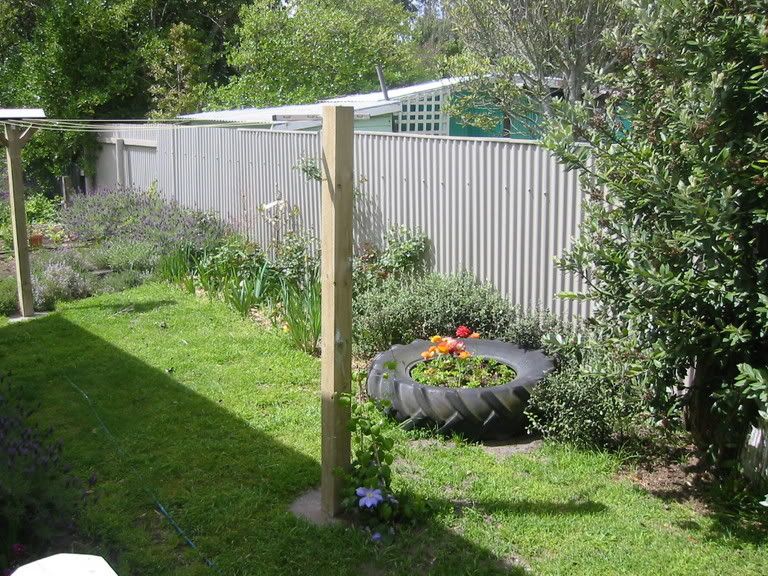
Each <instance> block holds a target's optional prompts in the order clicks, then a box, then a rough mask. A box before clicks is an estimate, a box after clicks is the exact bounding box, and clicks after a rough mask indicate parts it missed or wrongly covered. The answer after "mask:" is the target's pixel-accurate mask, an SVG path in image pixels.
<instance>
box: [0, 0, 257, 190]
mask: <svg viewBox="0 0 768 576" xmlns="http://www.w3.org/2000/svg"><path fill="white" fill-rule="evenodd" d="M245 3H246V0H110V1H109V2H103V1H101V0H36V1H34V2H19V1H18V0H0V38H1V39H0V101H2V102H3V103H4V105H5V106H9V107H29V106H30V105H32V104H33V103H34V104H35V105H36V106H39V107H41V108H44V109H45V111H46V113H47V115H48V116H49V117H54V118H88V119H90V118H126V117H127V118H141V117H143V116H145V115H146V113H147V112H149V111H150V109H151V108H152V107H153V105H154V106H155V107H156V110H157V111H158V112H161V113H163V114H167V113H170V112H171V109H172V108H173V107H174V106H176V107H181V105H182V104H183V105H184V107H186V106H188V105H191V103H192V102H194V101H195V100H196V97H197V96H198V93H199V85H200V82H202V78H201V76H204V77H205V82H206V83H209V84H211V85H213V84H215V83H217V82H221V81H223V80H224V79H225V78H226V76H227V74H228V73H229V70H228V68H227V66H226V53H225V40H226V39H225V34H226V31H227V30H229V29H231V27H232V26H233V25H234V23H235V22H236V21H237V19H238V10H239V8H240V6H242V5H243V4H245ZM190 30H193V31H194V33H192V32H190ZM196 42H197V43H198V44H196ZM199 44H203V45H205V49H204V50H201V49H200V45H199ZM208 51H210V53H211V55H210V57H208V58H203V56H204V55H205V54H206V53H207V52H208ZM192 60H194V61H192ZM198 68H200V69H198ZM150 97H152V99H151V98H150ZM96 150H97V144H96V140H95V138H94V136H93V135H92V134H88V133H76V132H72V131H65V132H50V131H45V132H40V133H39V134H37V135H36V136H35V138H33V139H32V141H31V142H30V144H29V145H28V146H26V147H25V150H24V158H25V161H26V164H27V165H26V172H27V174H28V175H30V176H34V177H36V178H38V179H40V180H41V181H42V182H45V183H47V184H48V185H50V186H51V187H53V181H52V180H51V176H53V175H56V176H58V175H62V174H65V173H67V172H68V171H70V170H71V168H72V163H73V162H76V163H78V164H79V166H80V167H82V168H84V169H85V170H86V171H87V172H91V171H92V170H93V168H94V166H93V157H94V154H95V152H96Z"/></svg>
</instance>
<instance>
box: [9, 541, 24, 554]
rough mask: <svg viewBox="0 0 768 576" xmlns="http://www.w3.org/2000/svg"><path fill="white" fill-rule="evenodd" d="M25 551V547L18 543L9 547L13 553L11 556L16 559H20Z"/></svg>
mask: <svg viewBox="0 0 768 576" xmlns="http://www.w3.org/2000/svg"><path fill="white" fill-rule="evenodd" d="M26 551H27V547H26V546H24V544H19V543H18V542H17V543H16V544H14V545H13V546H11V552H13V555H14V556H15V557H16V558H20V557H22V556H24V553H25V552H26Z"/></svg>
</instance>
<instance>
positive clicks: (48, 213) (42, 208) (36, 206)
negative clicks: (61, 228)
mask: <svg viewBox="0 0 768 576" xmlns="http://www.w3.org/2000/svg"><path fill="white" fill-rule="evenodd" d="M59 206H60V203H59V202H58V201H56V200H52V199H51V198H48V197H47V196H46V195H45V194H40V193H37V194H32V195H31V196H29V197H27V199H26V201H25V203H24V208H25V210H26V213H27V222H29V223H30V224H50V223H52V222H55V221H56V220H57V219H58V216H59Z"/></svg>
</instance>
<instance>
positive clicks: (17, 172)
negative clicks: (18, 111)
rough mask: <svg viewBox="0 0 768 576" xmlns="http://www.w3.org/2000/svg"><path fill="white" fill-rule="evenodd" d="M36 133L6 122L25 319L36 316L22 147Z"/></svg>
mask: <svg viewBox="0 0 768 576" xmlns="http://www.w3.org/2000/svg"><path fill="white" fill-rule="evenodd" d="M34 132H35V130H34V129H33V128H27V129H26V130H25V129H21V128H15V127H13V126H11V125H9V124H5V137H4V138H3V142H2V143H3V144H5V152H6V157H7V159H8V187H9V198H10V203H11V228H12V229H13V257H14V259H15V261H16V287H17V290H18V293H19V310H20V311H21V315H22V316H23V317H25V318H28V317H31V316H34V315H35V310H34V304H33V300H32V275H31V272H30V266H29V234H28V233H27V214H26V211H25V208H24V175H23V173H22V166H21V148H22V147H23V146H24V144H26V142H27V140H29V138H30V137H31V136H32V134H33V133H34Z"/></svg>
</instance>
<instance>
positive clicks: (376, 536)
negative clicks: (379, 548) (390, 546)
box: [371, 532, 381, 542]
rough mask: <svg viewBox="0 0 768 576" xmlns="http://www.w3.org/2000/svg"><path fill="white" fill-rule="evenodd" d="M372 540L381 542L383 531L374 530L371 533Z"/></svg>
mask: <svg viewBox="0 0 768 576" xmlns="http://www.w3.org/2000/svg"><path fill="white" fill-rule="evenodd" d="M371 540H372V541H374V542H380V541H381V533H380V532H374V533H373V534H371Z"/></svg>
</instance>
